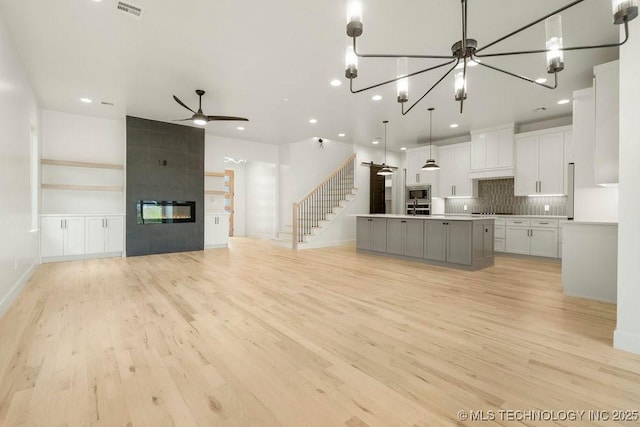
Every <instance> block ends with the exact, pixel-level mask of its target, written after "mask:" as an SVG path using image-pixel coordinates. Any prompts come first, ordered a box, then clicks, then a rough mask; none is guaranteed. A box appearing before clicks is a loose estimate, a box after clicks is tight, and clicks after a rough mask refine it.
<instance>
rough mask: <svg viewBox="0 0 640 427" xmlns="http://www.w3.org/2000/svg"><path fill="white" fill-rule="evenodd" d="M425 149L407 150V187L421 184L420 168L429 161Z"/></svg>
mask: <svg viewBox="0 0 640 427" xmlns="http://www.w3.org/2000/svg"><path fill="white" fill-rule="evenodd" d="M422 157H424V150H423V149H415V150H407V185H416V184H420V172H421V171H420V168H422V165H424V162H425V161H426V160H427V159H426V158H425V159H423V158H422Z"/></svg>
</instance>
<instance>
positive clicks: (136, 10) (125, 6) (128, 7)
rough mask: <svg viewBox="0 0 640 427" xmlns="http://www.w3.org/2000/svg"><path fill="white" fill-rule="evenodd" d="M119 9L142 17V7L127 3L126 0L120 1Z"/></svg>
mask: <svg viewBox="0 0 640 427" xmlns="http://www.w3.org/2000/svg"><path fill="white" fill-rule="evenodd" d="M118 10H120V11H122V12H124V13H126V14H127V15H129V16H131V17H133V18H136V19H138V20H141V19H142V13H143V10H142V8H141V7H139V6H134V5H132V4H131V3H125V2H122V1H119V2H118Z"/></svg>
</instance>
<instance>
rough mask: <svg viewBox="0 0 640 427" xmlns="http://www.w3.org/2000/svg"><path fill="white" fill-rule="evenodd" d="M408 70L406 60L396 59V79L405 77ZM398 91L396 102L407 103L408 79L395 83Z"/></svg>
mask: <svg viewBox="0 0 640 427" xmlns="http://www.w3.org/2000/svg"><path fill="white" fill-rule="evenodd" d="M408 68H409V59H408V58H398V74H397V76H398V77H402V76H406V75H407V74H409V72H408V71H407V70H408ZM397 89H398V102H407V101H408V100H409V78H407V77H405V78H404V79H400V80H398V82H397Z"/></svg>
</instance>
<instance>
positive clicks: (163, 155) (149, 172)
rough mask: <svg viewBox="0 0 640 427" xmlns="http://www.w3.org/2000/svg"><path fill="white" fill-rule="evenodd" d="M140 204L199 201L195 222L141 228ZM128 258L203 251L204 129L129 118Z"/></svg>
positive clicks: (146, 225) (145, 225)
mask: <svg viewBox="0 0 640 427" xmlns="http://www.w3.org/2000/svg"><path fill="white" fill-rule="evenodd" d="M138 200H168V201H170V200H177V201H195V202H196V222H193V223H178V224H137V221H136V202H137V201H138ZM126 203H127V205H126V214H127V256H135V255H150V254H160V253H167V252H183V251H196V250H202V249H204V129H199V128H193V127H189V126H181V125H176V124H171V123H164V122H157V121H154V120H146V119H140V118H137V117H130V116H127V201H126Z"/></svg>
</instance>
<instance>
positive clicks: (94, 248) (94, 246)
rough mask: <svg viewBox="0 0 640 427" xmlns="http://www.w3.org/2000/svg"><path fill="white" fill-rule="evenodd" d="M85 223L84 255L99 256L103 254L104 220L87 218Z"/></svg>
mask: <svg viewBox="0 0 640 427" xmlns="http://www.w3.org/2000/svg"><path fill="white" fill-rule="evenodd" d="M86 221H87V222H86V227H87V229H86V240H87V241H86V253H88V254H101V253H103V252H105V235H106V232H105V224H104V221H105V219H104V218H102V217H100V218H97V217H88V218H87V219H86Z"/></svg>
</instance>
